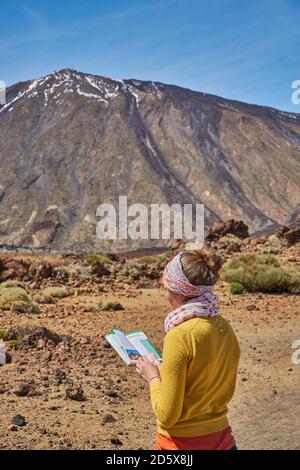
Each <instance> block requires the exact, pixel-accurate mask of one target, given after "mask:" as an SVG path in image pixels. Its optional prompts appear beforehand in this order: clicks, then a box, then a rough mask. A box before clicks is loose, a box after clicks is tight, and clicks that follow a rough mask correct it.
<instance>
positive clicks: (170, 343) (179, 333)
mask: <svg viewBox="0 0 300 470" xmlns="http://www.w3.org/2000/svg"><path fill="white" fill-rule="evenodd" d="M162 356H163V362H162V366H161V369H160V378H161V380H158V379H157V380H155V379H154V380H152V381H151V382H150V395H151V404H152V408H153V411H154V413H155V416H156V418H157V419H158V421H159V422H160V424H161V425H162V426H165V427H170V426H173V425H174V424H175V423H176V422H177V421H178V420H179V418H180V416H181V413H182V407H183V399H184V393H185V385H186V371H187V366H188V362H189V348H188V344H187V333H186V331H184V330H181V329H180V328H173V329H172V330H171V331H169V333H167V335H166V336H165V340H164V347H163V354H162Z"/></svg>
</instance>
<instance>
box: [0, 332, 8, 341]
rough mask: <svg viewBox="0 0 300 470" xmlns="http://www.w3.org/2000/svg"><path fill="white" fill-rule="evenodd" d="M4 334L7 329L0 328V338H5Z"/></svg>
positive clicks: (5, 334)
mask: <svg viewBox="0 0 300 470" xmlns="http://www.w3.org/2000/svg"><path fill="white" fill-rule="evenodd" d="M6 336H7V331H4V330H0V339H3V340H5V338H6Z"/></svg>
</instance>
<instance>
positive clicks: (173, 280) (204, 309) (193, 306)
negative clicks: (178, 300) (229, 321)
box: [163, 252, 219, 333]
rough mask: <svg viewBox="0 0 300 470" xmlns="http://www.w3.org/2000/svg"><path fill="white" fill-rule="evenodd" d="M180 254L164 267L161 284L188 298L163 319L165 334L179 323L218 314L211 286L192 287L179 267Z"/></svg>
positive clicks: (180, 266)
mask: <svg viewBox="0 0 300 470" xmlns="http://www.w3.org/2000/svg"><path fill="white" fill-rule="evenodd" d="M181 255H182V252H181V253H179V254H178V255H176V256H175V257H174V258H173V259H172V260H171V261H170V262H169V263H168V264H167V266H166V267H165V270H164V274H163V284H164V286H165V288H166V289H168V290H169V291H171V292H174V293H176V294H180V295H183V296H185V297H190V300H188V301H187V302H186V303H185V304H184V305H181V306H180V307H178V308H176V309H175V310H173V311H172V312H170V313H169V314H168V315H167V316H166V318H165V324H164V326H165V332H166V333H167V332H168V331H170V330H171V328H174V327H175V326H177V325H180V323H182V322H184V321H186V320H190V319H191V318H196V317H213V316H216V315H218V314H219V310H218V307H217V306H216V301H217V300H218V297H217V296H216V295H214V294H213V293H212V287H211V286H202V285H193V284H191V283H190V281H189V280H188V278H187V277H186V275H185V274H184V272H183V269H182V265H181V261H180V258H181Z"/></svg>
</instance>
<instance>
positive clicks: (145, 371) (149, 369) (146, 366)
mask: <svg viewBox="0 0 300 470" xmlns="http://www.w3.org/2000/svg"><path fill="white" fill-rule="evenodd" d="M136 370H137V372H138V373H139V374H140V375H141V376H142V377H143V379H144V380H146V381H147V382H148V383H149V381H150V380H151V379H154V377H157V378H156V379H154V380H159V379H160V372H159V367H158V365H157V364H156V363H154V361H149V359H148V358H147V357H146V356H141V357H140V358H139V360H138V361H137V364H136ZM154 380H153V381H154ZM151 382H152V380H151Z"/></svg>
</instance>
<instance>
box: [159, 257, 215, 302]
mask: <svg viewBox="0 0 300 470" xmlns="http://www.w3.org/2000/svg"><path fill="white" fill-rule="evenodd" d="M221 266H222V260H221V258H220V257H219V256H218V255H216V254H215V253H214V252H212V251H210V250H208V249H207V248H202V249H201V250H189V251H183V252H182V253H179V254H178V255H177V256H175V258H173V260H172V261H170V263H169V264H168V265H167V266H166V268H165V272H164V276H163V283H164V286H165V288H166V295H167V299H168V301H169V302H170V304H171V305H172V307H175V308H176V307H178V306H180V305H183V304H184V303H185V302H186V301H187V300H189V299H191V298H193V297H199V296H201V295H203V294H205V293H207V292H209V291H210V290H211V287H212V286H213V285H214V284H215V283H216V282H217V280H218V278H219V271H220V268H221Z"/></svg>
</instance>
